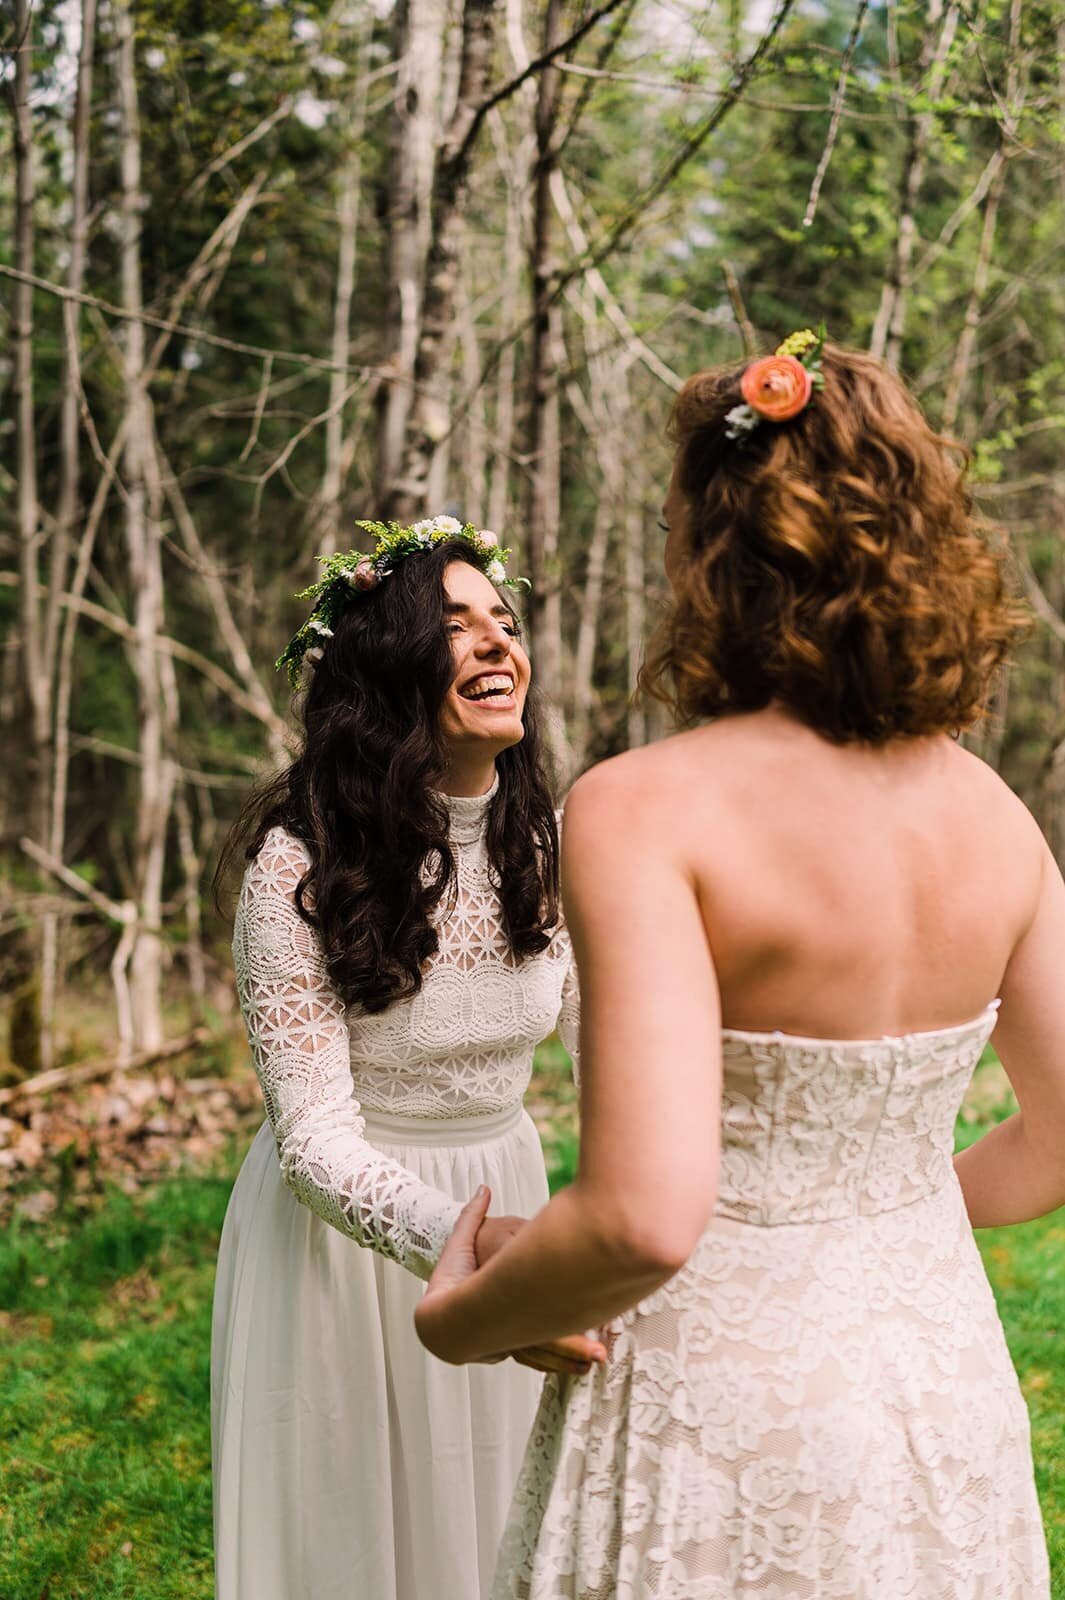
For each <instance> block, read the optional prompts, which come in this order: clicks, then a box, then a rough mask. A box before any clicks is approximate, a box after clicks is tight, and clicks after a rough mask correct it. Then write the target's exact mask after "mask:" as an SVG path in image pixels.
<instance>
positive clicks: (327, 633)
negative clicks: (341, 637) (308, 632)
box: [308, 617, 333, 639]
mask: <svg viewBox="0 0 1065 1600" xmlns="http://www.w3.org/2000/svg"><path fill="white" fill-rule="evenodd" d="M308 627H310V628H313V629H314V631H315V633H320V634H321V636H322V638H323V639H331V638H332V637H333V630H332V628H329V627H327V626H326V624H325V623H324V622H323V621H322V619H321V617H312V618H311V620H310V622H309V623H308Z"/></svg>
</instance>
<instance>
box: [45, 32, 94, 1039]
mask: <svg viewBox="0 0 1065 1600" xmlns="http://www.w3.org/2000/svg"><path fill="white" fill-rule="evenodd" d="M95 43H96V0H82V3H81V45H80V49H79V53H78V87H77V93H76V97H75V101H74V119H73V128H72V138H71V142H72V145H73V158H74V170H73V174H72V178H71V213H72V214H71V223H70V263H69V266H68V268H67V286H68V288H70V289H71V290H72V291H73V292H74V293H75V294H80V292H81V289H82V286H83V284H84V281H85V257H86V250H87V244H88V218H89V128H90V121H91V111H92V70H93V57H94V53H95ZM80 325H81V315H80V308H79V306H78V304H77V302H76V301H71V300H67V301H64V303H63V327H64V331H65V335H66V350H67V355H66V361H65V364H64V370H63V396H62V400H61V401H60V412H59V502H58V506H57V510H56V520H55V529H54V531H53V533H52V543H51V563H50V571H49V580H48V597H47V601H46V622H45V630H44V655H45V661H46V663H47V679H48V684H49V690H50V698H51V689H52V687H53V686H54V685H55V683H56V679H57V673H58V656H59V614H60V605H59V597H60V595H61V594H62V593H63V591H64V590H65V588H66V582H67V571H68V568H69V566H70V551H71V544H72V540H73V535H74V526H75V523H76V521H77V517H78V511H79V503H80V483H79V475H80V449H79V446H80V441H81V425H80V419H79V416H78V390H79V386H80V378H79V374H78V370H77V351H78V340H79V338H80ZM64 706H65V710H64V716H65V715H66V710H68V709H69V695H68V696H67V698H66V700H65V702H64ZM54 710H55V711H58V705H56V706H55V708H54ZM52 726H53V759H52V764H51V765H52V774H51V777H52V802H53V803H52V808H51V817H50V821H49V822H48V823H47V824H46V835H45V836H46V838H47V843H48V849H49V850H50V851H51V853H52V855H53V856H55V857H57V858H58V859H59V860H62V858H63V853H64V847H65V834H66V803H65V800H66V794H65V791H66V766H65V762H66V749H67V745H68V742H69V741H68V734H69V729H68V728H66V727H64V728H63V730H62V735H61V732H60V729H59V727H58V725H57V722H56V720H55V718H54V716H53V724H52ZM61 736H62V738H63V748H64V757H63V759H64V770H63V779H62V784H63V797H62V799H61V801H60V803H59V804H58V805H56V804H55V799H56V785H57V783H58V781H59V779H58V769H57V763H58V759H59V743H60V738H61ZM59 934H60V919H59V917H58V916H57V915H56V914H55V913H54V912H48V913H47V914H46V915H45V917H44V918H43V919H42V923H41V1062H42V1065H43V1066H44V1067H45V1068H48V1067H51V1065H52V1063H53V1061H54V1058H55V1011H56V999H57V995H58V992H59V989H60V948H59V942H60V941H59Z"/></svg>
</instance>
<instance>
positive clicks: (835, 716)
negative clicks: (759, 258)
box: [641, 344, 1026, 744]
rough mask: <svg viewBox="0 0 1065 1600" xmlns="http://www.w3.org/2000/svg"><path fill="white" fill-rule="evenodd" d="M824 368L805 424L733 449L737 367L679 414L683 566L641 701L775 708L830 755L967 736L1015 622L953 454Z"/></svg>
mask: <svg viewBox="0 0 1065 1600" xmlns="http://www.w3.org/2000/svg"><path fill="white" fill-rule="evenodd" d="M823 368H824V387H823V389H821V390H820V391H817V392H815V394H814V396H813V399H812V400H811V402H810V404H809V405H808V406H807V407H806V409H805V410H804V411H801V412H800V413H799V414H798V415H797V416H796V417H794V418H792V419H791V420H790V421H788V422H785V423H781V424H775V423H772V422H764V423H762V424H760V425H759V426H758V427H757V428H756V429H755V431H754V432H753V433H752V434H751V435H750V437H749V438H748V439H746V440H743V441H737V440H734V439H730V438H729V437H728V435H727V432H726V422H727V413H728V412H729V411H730V410H731V408H732V407H733V406H736V405H739V404H740V402H741V400H742V395H741V393H740V378H741V376H742V374H743V370H744V369H743V368H742V367H728V368H720V369H716V370H713V371H708V372H701V373H698V374H697V375H696V376H695V377H693V378H691V379H689V381H688V382H687V383H686V384H685V386H684V388H683V389H682V390H681V392H680V394H679V395H678V396H677V400H676V403H675V406H674V410H673V418H672V423H671V433H672V437H673V440H674V442H675V444H676V457H675V470H676V480H675V481H676V484H677V487H678V488H679V490H680V492H681V495H682V497H683V500H684V503H685V507H686V510H687V513H688V530H687V537H686V540H685V544H686V548H685V549H684V550H683V552H682V555H681V561H680V564H679V568H680V569H679V571H678V573H677V576H676V579H675V581H674V593H673V599H672V603H671V606H670V609H669V613H668V615H667V617H666V618H665V620H664V622H663V625H662V627H661V628H660V629H659V631H658V634H657V636H656V637H655V638H654V640H653V641H652V643H651V648H650V650H649V653H648V658H647V661H646V664H645V666H644V669H643V672H642V674H641V683H642V686H643V688H644V690H645V691H646V692H649V693H650V694H652V695H654V696H655V697H657V698H659V699H662V700H665V701H667V702H668V703H669V704H670V705H671V706H672V707H673V708H674V709H675V710H676V711H677V712H679V714H680V716H681V718H682V719H683V720H685V721H689V722H690V721H694V720H697V719H699V718H702V717H714V716H720V715H724V714H727V713H729V712H735V711H755V710H760V709H761V708H762V707H763V706H766V705H768V704H769V702H770V701H771V700H773V699H777V700H779V701H781V702H782V703H783V704H785V705H786V706H789V707H790V708H791V709H792V710H793V711H794V712H796V713H797V714H798V715H799V716H800V717H801V718H802V719H803V720H804V721H805V722H807V723H809V725H810V726H811V727H814V728H816V729H818V730H819V731H820V732H821V733H823V734H825V735H826V736H827V737H828V738H830V739H834V740H837V741H840V742H844V743H845V742H847V741H851V740H861V741H868V742H870V743H872V744H881V743H883V742H884V741H886V740H887V739H891V738H895V737H898V736H900V735H901V736H907V735H908V736H914V735H921V734H930V733H937V732H942V731H953V730H956V729H960V728H965V727H968V726H969V725H970V724H971V723H972V722H974V721H975V720H976V719H977V718H978V717H980V716H981V715H982V714H983V712H984V710H985V708H986V706H987V703H988V698H989V694H990V690H991V686H992V683H993V679H994V675H995V673H996V671H997V669H998V668H999V666H1000V665H1001V664H1002V662H1003V661H1004V660H1005V658H1006V655H1007V653H1008V651H1009V648H1010V646H1011V644H1012V643H1013V642H1014V641H1015V640H1016V639H1017V637H1018V636H1019V635H1020V634H1021V633H1022V632H1023V631H1024V629H1025V626H1026V618H1025V615H1024V613H1023V611H1022V609H1021V608H1020V607H1019V606H1018V604H1017V602H1016V601H1015V600H1014V599H1013V597H1012V596H1011V594H1010V592H1009V589H1008V587H1007V583H1006V580H1005V552H1004V550H1003V548H1002V547H1001V544H1000V543H998V542H996V538H995V536H994V534H993V530H990V529H988V528H986V527H985V526H984V525H983V524H982V523H981V520H980V518H979V517H978V516H977V515H976V513H975V512H974V509H973V505H972V500H971V497H970V495H969V491H968V488H967V486H966V482H965V468H966V464H967V462H966V456H965V452H964V451H963V450H962V449H961V447H960V446H957V445H954V444H953V443H952V442H951V441H950V440H947V439H945V438H942V437H940V436H939V435H937V434H935V433H934V432H933V431H932V429H931V428H930V427H929V425H928V423H927V422H926V421H925V419H924V417H923V416H922V414H921V412H920V410H919V409H918V407H917V405H916V403H915V402H914V401H913V400H912V399H911V397H910V395H909V394H908V393H907V391H906V389H905V388H904V386H903V384H902V383H901V382H900V380H899V379H898V378H897V377H896V376H895V374H894V373H892V372H889V371H888V369H887V367H886V366H885V365H884V364H883V363H882V362H880V361H877V360H875V359H874V358H873V357H872V356H870V355H867V354H866V353H864V352H862V351H857V350H848V349H845V348H842V347H841V346H839V345H831V344H830V345H826V347H825V350H824V356H823ZM989 535H991V536H990V537H989Z"/></svg>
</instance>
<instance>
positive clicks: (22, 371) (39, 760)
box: [10, 0, 50, 1074]
mask: <svg viewBox="0 0 1065 1600" xmlns="http://www.w3.org/2000/svg"><path fill="white" fill-rule="evenodd" d="M14 21H15V31H14V44H15V81H14V91H13V94H14V145H15V252H14V253H15V266H16V268H17V269H18V270H19V271H20V272H26V273H32V272H33V268H34V255H35V229H34V200H35V198H36V172H35V165H36V162H35V150H34V140H33V118H32V113H31V110H30V89H31V85H32V79H33V74H32V65H31V64H32V59H33V16H32V10H31V6H30V4H29V3H28V0H16V4H15V14H14ZM11 321H12V329H11V332H12V343H13V345H14V357H15V360H14V366H15V373H14V385H13V387H14V397H15V473H16V488H15V521H16V527H17V532H18V546H19V625H20V626H19V632H20V638H19V641H18V650H19V654H18V662H19V665H20V667H21V674H20V683H19V689H20V698H21V702H22V707H24V711H23V716H24V719H25V728H26V734H27V738H26V746H25V748H26V767H27V771H26V777H27V780H28V781H27V782H26V784H25V786H24V787H23V788H22V790H21V806H20V805H19V803H18V801H16V809H17V810H20V811H21V813H22V820H23V825H24V826H25V828H26V829H27V831H29V832H31V833H32V834H33V837H34V838H35V839H43V838H44V837H45V836H46V829H47V814H46V809H45V807H46V801H47V795H48V768H49V755H50V751H49V726H48V680H47V664H46V660H45V652H44V648H43V646H44V641H43V639H42V637H41V609H40V606H39V605H38V599H37V593H38V590H37V583H38V577H37V574H38V566H39V556H40V546H41V508H40V505H39V503H38V499H37V437H36V426H35V418H34V404H33V401H34V394H33V289H32V288H31V287H30V285H29V284H28V283H16V285H15V292H14V297H13V307H12V319H11ZM16 792H18V791H16ZM27 945H28V946H29V948H30V949H31V950H32V956H31V958H30V960H31V963H32V965H31V970H30V972H29V973H28V974H27V975H26V977H25V978H24V980H23V982H22V984H21V985H20V987H19V988H18V990H17V991H16V992H15V994H13V995H12V996H11V1005H12V1026H11V1030H10V1038H11V1053H12V1057H13V1059H14V1065H15V1067H16V1068H17V1069H18V1070H19V1071H20V1072H22V1073H27V1074H32V1073H35V1072H38V1071H40V1069H41V1066H42V1065H47V1062H46V1061H42V1052H41V1046H42V1043H43V1042H44V1041H43V1039H42V1033H43V1031H44V1030H42V1027H41V1007H40V981H39V977H38V975H37V973H36V972H35V971H33V970H32V968H33V967H35V966H36V963H37V960H38V959H39V957H40V954H41V952H40V947H39V945H38V940H37V938H36V937H34V936H33V935H32V934H31V935H30V936H29V938H28V939H27ZM16 1019H17V1021H18V1023H19V1024H20V1025H18V1026H16ZM23 1023H24V1024H25V1025H21V1024H23Z"/></svg>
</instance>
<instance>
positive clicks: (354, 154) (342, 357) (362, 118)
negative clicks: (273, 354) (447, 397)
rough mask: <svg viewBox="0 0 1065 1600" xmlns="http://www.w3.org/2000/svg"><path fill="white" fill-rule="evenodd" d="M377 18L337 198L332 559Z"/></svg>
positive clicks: (326, 518) (325, 520) (323, 546)
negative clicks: (363, 159)
mask: <svg viewBox="0 0 1065 1600" xmlns="http://www.w3.org/2000/svg"><path fill="white" fill-rule="evenodd" d="M373 20H374V13H373V10H372V8H370V7H367V8H366V11H365V17H364V20H363V23H362V27H361V30H360V35H359V40H358V44H357V47H356V48H357V50H358V62H359V66H358V76H357V78H356V80H355V89H354V94H353V96H352V104H351V111H350V118H349V124H348V129H347V136H346V141H345V142H346V150H345V154H344V160H343V165H342V167H341V170H340V181H339V193H338V196H337V278H336V294H335V297H334V300H333V342H332V350H331V359H332V361H333V370H332V372H330V374H329V418H328V421H327V422H326V425H325V471H324V473H323V476H322V488H321V501H322V508H321V519H320V523H319V533H318V543H319V548H320V550H321V553H322V554H323V555H332V553H333V551H334V550H335V549H336V548H337V543H338V539H339V535H340V518H341V502H342V497H343V489H344V474H343V464H344V421H345V417H344V403H343V397H344V385H345V383H346V382H347V374H346V373H345V372H344V371H343V370H342V368H343V367H344V365H345V363H346V362H347V359H348V349H349V346H350V343H351V302H352V297H353V295H354V292H355V251H356V240H357V237H358V226H359V200H360V195H361V190H362V137H363V132H364V130H365V127H366V97H367V93H368V91H369V80H370V63H369V43H370V35H371V33H372V30H373Z"/></svg>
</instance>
